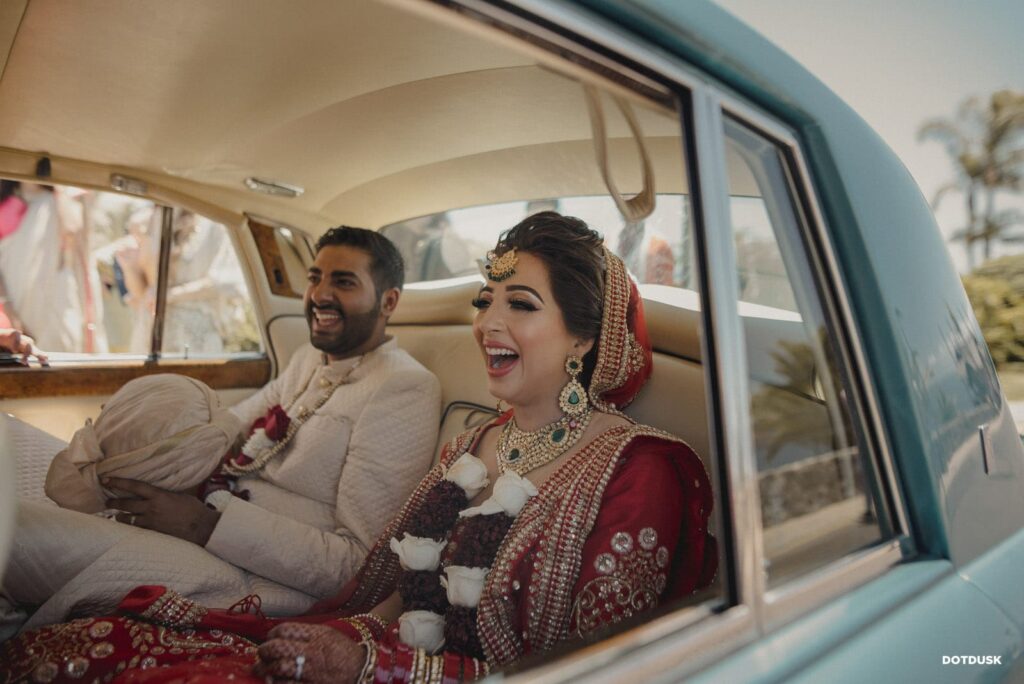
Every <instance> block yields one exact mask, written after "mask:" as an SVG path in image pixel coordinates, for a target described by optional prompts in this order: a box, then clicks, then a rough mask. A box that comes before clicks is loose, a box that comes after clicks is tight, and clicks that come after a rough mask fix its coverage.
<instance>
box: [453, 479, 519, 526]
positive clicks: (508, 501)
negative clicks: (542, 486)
mask: <svg viewBox="0 0 1024 684" xmlns="http://www.w3.org/2000/svg"><path fill="white" fill-rule="evenodd" d="M532 496H537V487H536V486H535V485H534V484H533V483H532V482H530V481H529V480H527V479H526V478H525V477H522V476H520V475H519V474H517V473H513V472H512V471H511V470H510V471H508V472H507V473H505V474H504V475H502V476H501V477H499V478H498V479H497V481H496V482H495V483H494V491H493V492H491V496H490V497H489V498H488V499H487V501H484V502H483V503H482V504H480V505H479V506H474V507H473V508H467V509H466V510H464V511H462V512H460V513H459V515H460V516H462V517H463V518H470V517H472V516H474V515H492V514H494V513H506V514H508V515H510V516H511V517H513V518H514V517H516V516H517V515H519V511H521V510H523V506H525V505H526V502H527V501H529V500H530V497H532Z"/></svg>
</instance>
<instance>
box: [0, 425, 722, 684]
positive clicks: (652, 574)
mask: <svg viewBox="0 0 1024 684" xmlns="http://www.w3.org/2000/svg"><path fill="white" fill-rule="evenodd" d="M712 504H713V497H712V495H711V487H710V482H709V481H708V478H707V475H706V474H705V472H704V468H703V466H702V465H701V463H700V460H699V459H698V458H697V456H696V455H695V454H694V453H693V452H692V451H691V450H690V449H689V448H688V447H686V446H685V445H682V444H680V443H678V442H669V441H666V440H662V439H660V438H656V437H648V436H641V437H637V438H635V439H633V440H632V441H631V442H630V443H629V444H628V446H627V447H626V448H625V450H624V451H623V453H622V456H621V459H620V460H619V461H618V464H617V466H616V467H615V470H614V474H613V476H612V478H611V480H610V481H609V483H608V486H607V488H605V490H604V493H603V495H602V497H601V506H600V510H599V512H598V517H597V519H596V521H595V524H594V527H593V532H592V533H591V534H590V535H589V536H588V537H587V541H586V543H585V544H584V547H583V558H582V565H581V566H580V574H579V575H578V577H577V578H576V582H575V585H574V588H573V597H572V598H573V600H574V601H575V604H576V606H577V610H576V611H575V612H574V613H573V616H572V624H571V625H570V632H571V633H573V634H574V633H576V632H581V633H584V632H586V631H589V630H590V629H593V628H596V627H598V626H600V625H603V624H607V623H609V622H614V621H617V620H619V619H621V618H623V617H625V616H626V614H625V613H624V612H623V609H622V608H621V606H616V607H615V608H613V609H611V610H608V609H604V608H602V606H604V605H605V603H604V602H601V603H600V605H597V602H594V603H593V604H591V605H590V606H589V608H588V607H587V606H586V605H585V603H586V602H585V601H583V599H584V598H585V597H586V595H587V592H588V591H589V592H593V593H595V595H596V592H597V590H598V588H599V585H600V582H602V581H604V580H605V579H606V578H607V579H610V580H614V581H618V582H622V583H624V584H625V586H626V588H627V590H628V591H629V592H630V599H631V600H630V601H629V602H628V603H625V604H623V605H633V606H636V608H637V610H643V609H647V608H652V607H654V605H656V604H657V603H658V602H660V601H664V600H669V599H673V598H676V597H681V596H685V595H686V594H689V593H691V592H692V591H693V590H694V589H697V588H700V587H701V586H703V585H704V584H706V583H708V582H710V580H711V579H712V578H713V576H714V570H715V566H716V563H717V557H716V556H715V555H714V546H713V543H711V544H709V542H708V540H709V539H710V537H709V536H708V534H707V523H708V519H709V516H710V514H711V508H712ZM645 530H653V534H654V536H656V541H651V539H653V537H651V535H650V533H649V532H645ZM622 534H625V535H627V536H628V539H629V543H628V544H624V543H623V540H622V536H621V535H622ZM645 535H647V536H646V537H645ZM645 540H646V541H645ZM647 542H650V543H647ZM538 543H540V542H538ZM627 547H628V548H627ZM537 551H538V549H537V548H527V549H524V550H523V551H522V552H521V553H519V554H517V556H516V558H515V559H514V560H513V568H512V570H513V574H514V577H516V578H517V579H518V581H519V587H520V588H519V589H517V591H516V593H515V594H514V595H512V596H510V599H511V600H512V601H514V602H515V606H516V610H515V613H514V616H515V617H514V621H515V622H517V623H518V624H516V625H515V627H516V628H517V629H518V630H520V633H522V630H523V629H524V625H526V624H528V622H527V621H528V618H529V608H530V606H529V602H528V600H527V598H526V597H527V596H528V595H529V589H530V582H531V581H532V578H533V577H534V575H533V574H532V570H533V564H534V559H535V558H536V557H537ZM608 556H611V557H612V558H613V559H614V561H615V566H614V568H613V569H609V566H608V565H607V564H606V565H603V566H602V565H601V564H600V563H599V561H600V559H601V558H602V557H608ZM602 568H603V569H602ZM619 586H622V585H619ZM353 588H354V587H352V586H351V585H350V586H349V587H346V590H345V591H344V592H343V593H342V594H340V595H339V596H338V597H335V599H334V600H332V601H330V602H329V603H332V604H334V605H340V603H339V602H340V601H344V600H346V597H347V596H350V595H351V594H352V591H353ZM166 592H167V590H166V589H164V588H163V587H151V586H147V587H138V588H137V589H135V590H134V591H132V592H131V593H129V594H128V595H127V596H126V597H125V599H124V600H123V601H122V603H121V606H120V608H119V612H121V613H122V615H120V616H117V617H113V618H105V619H101V620H102V621H104V622H107V623H109V624H110V625H111V626H112V628H111V633H112V634H114V635H115V637H116V642H114V643H113V646H114V649H115V650H114V652H113V653H112V654H110V655H108V656H106V657H105V658H103V659H100V660H102V661H103V662H99V663H97V662H91V663H90V668H91V669H89V670H88V672H89V678H90V680H91V678H93V677H97V676H99V677H102V676H105V675H106V674H111V673H116V672H120V670H118V669H117V667H119V666H120V664H121V663H125V666H126V667H129V666H130V667H132V668H134V667H138V666H139V665H140V664H141V661H140V659H139V657H141V656H142V654H141V653H139V652H137V651H135V650H134V646H133V642H132V640H131V638H130V637H131V635H132V633H133V632H132V630H135V632H138V631H139V630H140V629H141V630H142V631H144V632H146V633H150V634H157V633H159V634H158V637H159V639H163V640H166V639H168V638H187V639H192V640H194V641H195V640H198V641H202V642H204V643H203V644H202V645H198V644H197V645H196V646H195V648H194V649H192V650H188V649H185V650H183V651H182V652H181V653H177V654H174V653H169V652H167V653H162V654H159V655H160V659H159V660H158V661H157V662H158V664H160V665H172V667H167V668H160V669H158V670H148V669H147V670H137V669H129V670H128V671H127V672H124V673H123V674H121V676H120V677H118V679H117V680H116V681H119V682H144V683H146V684H153V683H154V682H174V683H175V684H185V683H188V684H203V683H205V682H215V681H224V680H225V679H226V678H227V677H228V676H229V675H231V676H234V677H235V678H236V681H242V682H258V681H260V680H259V679H256V678H253V677H251V676H249V675H248V674H247V673H248V670H249V668H250V667H251V665H252V664H253V663H254V662H255V660H256V655H255V651H254V650H253V648H252V642H255V643H258V642H260V641H262V640H264V639H265V638H266V636H267V633H268V632H269V631H270V629H272V628H273V627H274V626H275V625H277V624H280V623H282V622H311V623H318V624H326V625H329V626H331V627H333V628H335V629H338V630H339V631H341V632H342V633H344V634H346V635H347V636H348V637H349V638H352V639H353V640H359V636H358V633H357V630H355V629H354V628H353V627H351V625H349V624H348V623H346V622H345V621H343V620H339V617H340V614H339V613H338V612H330V613H327V614H321V615H305V616H302V617H299V618H267V617H264V616H263V615H262V614H259V613H258V612H257V613H251V612H249V613H244V612H238V611H234V612H233V611H230V610H228V611H225V610H209V611H207V612H205V614H202V615H201V616H200V617H199V618H198V619H197V620H195V622H194V624H193V626H192V628H190V629H186V630H183V631H182V630H178V631H175V630H172V629H170V628H165V627H158V626H154V625H151V624H147V623H145V622H143V621H141V620H139V619H138V618H136V617H133V616H134V615H139V614H142V613H146V612H147V611H149V612H150V614H152V606H153V605H154V603H155V602H158V601H159V600H161V597H163V596H164V595H165V593H166ZM95 622H96V620H89V621H82V622H81V625H82V626H79V625H78V624H76V623H69V624H70V625H75V627H73V628H72V630H71V631H62V630H64V628H65V626H64V625H56V626H54V627H51V628H46V629H44V630H37V631H34V632H30V633H28V634H27V635H22V636H19V637H17V638H15V639H13V640H11V641H9V642H7V643H6V644H4V646H3V647H2V649H3V650H0V663H3V664H4V665H2V666H0V681H8V680H13V681H17V680H18V679H19V677H24V676H27V675H29V674H30V673H31V672H32V668H33V667H37V666H38V662H37V661H38V658H37V660H36V661H35V662H33V661H32V658H34V657H36V656H37V655H38V654H39V653H40V652H41V651H40V648H39V647H40V645H44V646H45V648H44V649H43V651H42V652H44V653H47V654H50V655H52V656H53V657H54V658H58V657H64V658H65V659H64V660H59V658H58V660H56V661H55V662H59V663H60V664H61V667H64V666H66V657H65V656H62V655H61V654H62V653H65V652H66V649H68V648H71V649H72V650H73V649H74V648H78V649H79V651H81V650H82V648H83V647H82V646H81V645H80V644H79V641H78V640H77V637H76V636H75V635H76V634H80V633H81V631H82V629H83V627H84V628H86V629H88V627H89V626H90V625H91V624H94V623H95ZM396 632H397V630H395V629H392V630H390V631H389V633H388V634H387V635H386V636H385V637H384V638H383V639H381V640H378V642H377V647H378V650H377V661H376V668H375V680H376V681H380V682H385V681H390V682H396V683H400V682H407V681H409V677H410V674H411V673H410V667H411V665H412V663H413V658H414V656H416V652H415V651H414V650H413V649H411V648H409V647H408V646H405V645H404V644H401V643H399V642H398V640H397V635H396ZM115 637H111V639H114V638H115ZM227 637H231V639H233V642H232V643H231V644H225V643H223V639H225V638H227ZM241 637H244V638H245V639H247V640H248V641H243V640H242V639H241ZM218 639H220V641H217V640H218ZM89 647H91V645H89ZM29 649H35V650H34V651H30V650H29ZM59 649H65V651H61V650H59ZM536 650H537V647H535V646H534V645H532V644H531V643H530V641H529V640H528V639H524V653H530V652H531V651H536ZM30 654H31V655H30ZM419 655H420V657H421V658H422V657H423V654H422V653H421V654H419ZM133 658H135V664H134V665H129V664H130V663H131V662H132V659H133ZM189 658H191V659H192V660H195V661H198V660H200V659H207V658H212V659H213V660H207V661H205V662H202V663H200V662H187V661H188V659H189ZM434 658H440V659H441V660H442V661H443V663H442V665H443V670H444V672H445V677H446V679H449V680H450V681H459V680H465V679H469V678H472V677H474V676H475V675H482V674H483V673H484V664H483V663H481V662H479V661H476V660H474V659H473V658H469V657H466V656H462V655H458V654H454V653H444V654H441V655H440V656H435V657H434ZM435 663H436V661H435ZM4 668H8V669H7V670H5V669H4ZM94 673H98V674H94ZM12 675H13V676H12ZM5 676H6V677H7V679H5ZM57 681H63V680H57ZM68 681H71V680H68Z"/></svg>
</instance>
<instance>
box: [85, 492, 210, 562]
mask: <svg viewBox="0 0 1024 684" xmlns="http://www.w3.org/2000/svg"><path fill="white" fill-rule="evenodd" d="M103 486H105V487H109V488H111V489H117V490H119V491H122V492H128V494H130V495H131V496H126V497H119V498H115V499H109V500H107V507H109V508H116V509H117V510H119V511H124V512H123V513H120V514H118V516H117V519H118V520H119V521H120V522H123V523H127V524H129V525H134V526H136V527H143V528H145V529H147V530H156V531H157V532H163V533H164V534H169V535H171V536H174V537H178V538H179V539H184V540H186V541H190V542H193V543H195V544H199V545H200V546H205V545H206V542H207V541H209V540H210V535H212V534H213V528H214V527H216V526H217V521H218V520H220V513H218V512H217V511H215V510H213V509H211V508H207V506H206V504H204V503H203V502H202V501H200V500H199V499H197V498H196V497H194V496H192V495H190V494H179V493H177V492H169V491H167V490H166V489H160V488H159V487H154V486H153V485H150V484H146V483H145V482H139V481H138V480H125V479H123V478H120V477H108V478H105V479H104V480H103Z"/></svg>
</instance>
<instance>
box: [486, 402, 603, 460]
mask: <svg viewBox="0 0 1024 684" xmlns="http://www.w3.org/2000/svg"><path fill="white" fill-rule="evenodd" d="M592 415H593V411H592V410H589V409H588V410H587V411H585V412H584V413H581V414H580V415H578V416H566V415H563V416H562V417H561V418H559V419H558V420H556V421H555V422H553V423H549V424H547V425H545V426H544V427H542V428H540V429H538V430H531V431H527V430H522V429H520V427H519V426H518V425H516V419H515V417H513V418H512V420H510V421H508V422H507V423H505V427H504V428H502V430H501V434H500V435H499V436H498V446H497V449H496V456H497V458H498V472H499V473H505V472H507V471H509V470H511V471H512V472H514V473H515V474H517V475H519V476H523V475H526V473H528V472H530V471H531V470H535V469H537V468H540V467H541V466H542V465H546V464H548V463H550V462H551V461H553V460H555V459H556V458H558V457H559V456H561V455H562V454H564V453H565V452H567V451H568V450H569V449H571V448H572V447H573V445H574V444H576V442H578V441H579V439H580V437H582V436H583V433H584V432H585V431H586V429H587V425H589V424H590V417H591V416H592Z"/></svg>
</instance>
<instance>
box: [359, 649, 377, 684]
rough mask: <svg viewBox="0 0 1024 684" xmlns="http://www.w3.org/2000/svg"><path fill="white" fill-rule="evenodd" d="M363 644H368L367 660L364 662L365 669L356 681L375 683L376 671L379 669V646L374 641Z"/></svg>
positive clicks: (365, 683) (367, 683) (364, 683)
mask: <svg viewBox="0 0 1024 684" xmlns="http://www.w3.org/2000/svg"><path fill="white" fill-rule="evenodd" d="M363 645H364V646H366V662H365V663H363V669H362V671H361V672H360V673H359V679H357V680H356V681H358V682H361V684H373V677H374V671H375V670H376V669H377V647H376V646H375V645H374V643H373V642H372V641H371V642H368V643H365V644H363Z"/></svg>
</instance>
